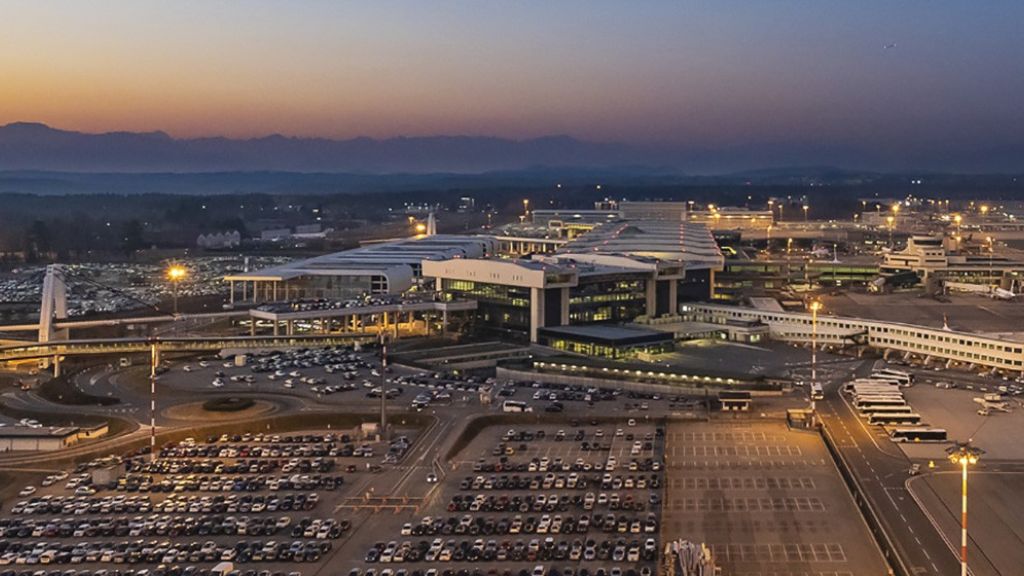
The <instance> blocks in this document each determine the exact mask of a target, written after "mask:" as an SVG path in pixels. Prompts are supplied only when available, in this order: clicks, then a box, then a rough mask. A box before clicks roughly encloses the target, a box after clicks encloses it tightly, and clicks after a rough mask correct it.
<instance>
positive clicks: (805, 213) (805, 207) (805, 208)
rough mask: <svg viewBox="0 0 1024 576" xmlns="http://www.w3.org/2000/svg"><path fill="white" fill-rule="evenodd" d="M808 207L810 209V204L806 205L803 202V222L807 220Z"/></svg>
mask: <svg viewBox="0 0 1024 576" xmlns="http://www.w3.org/2000/svg"><path fill="white" fill-rule="evenodd" d="M810 209H811V207H810V206H808V205H807V204H804V222H807V211H808V210H810Z"/></svg>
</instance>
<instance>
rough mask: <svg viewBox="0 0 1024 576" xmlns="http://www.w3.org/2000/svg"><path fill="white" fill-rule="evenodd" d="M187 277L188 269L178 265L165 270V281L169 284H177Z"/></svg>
mask: <svg viewBox="0 0 1024 576" xmlns="http://www.w3.org/2000/svg"><path fill="white" fill-rule="evenodd" d="M185 276H188V269H186V268H185V267H184V266H182V265H180V264H173V265H171V267H170V268H168V269H167V279H168V280H170V281H171V282H179V281H181V280H184V279H185Z"/></svg>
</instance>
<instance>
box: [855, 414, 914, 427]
mask: <svg viewBox="0 0 1024 576" xmlns="http://www.w3.org/2000/svg"><path fill="white" fill-rule="evenodd" d="M920 423H921V415H920V414H914V413H913V412H911V413H909V414H906V413H899V412H897V413H890V414H886V413H885V412H876V413H874V414H872V415H870V416H868V424H871V425H873V426H890V425H893V424H902V425H904V426H917V425H918V424H920Z"/></svg>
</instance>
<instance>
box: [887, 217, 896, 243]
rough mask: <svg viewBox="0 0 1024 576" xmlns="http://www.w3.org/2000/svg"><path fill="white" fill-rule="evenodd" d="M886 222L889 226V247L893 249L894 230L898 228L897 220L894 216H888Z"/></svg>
mask: <svg viewBox="0 0 1024 576" xmlns="http://www.w3.org/2000/svg"><path fill="white" fill-rule="evenodd" d="M885 222H886V223H887V224H889V247H890V248H891V247H892V229H893V228H895V227H896V218H895V217H894V216H886V217H885Z"/></svg>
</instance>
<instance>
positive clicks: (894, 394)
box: [853, 391, 903, 402]
mask: <svg viewBox="0 0 1024 576" xmlns="http://www.w3.org/2000/svg"><path fill="white" fill-rule="evenodd" d="M861 398H903V394H901V393H900V392H874V391H872V392H862V393H860V394H854V395H853V401H854V402H856V401H857V400H860V399H861Z"/></svg>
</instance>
